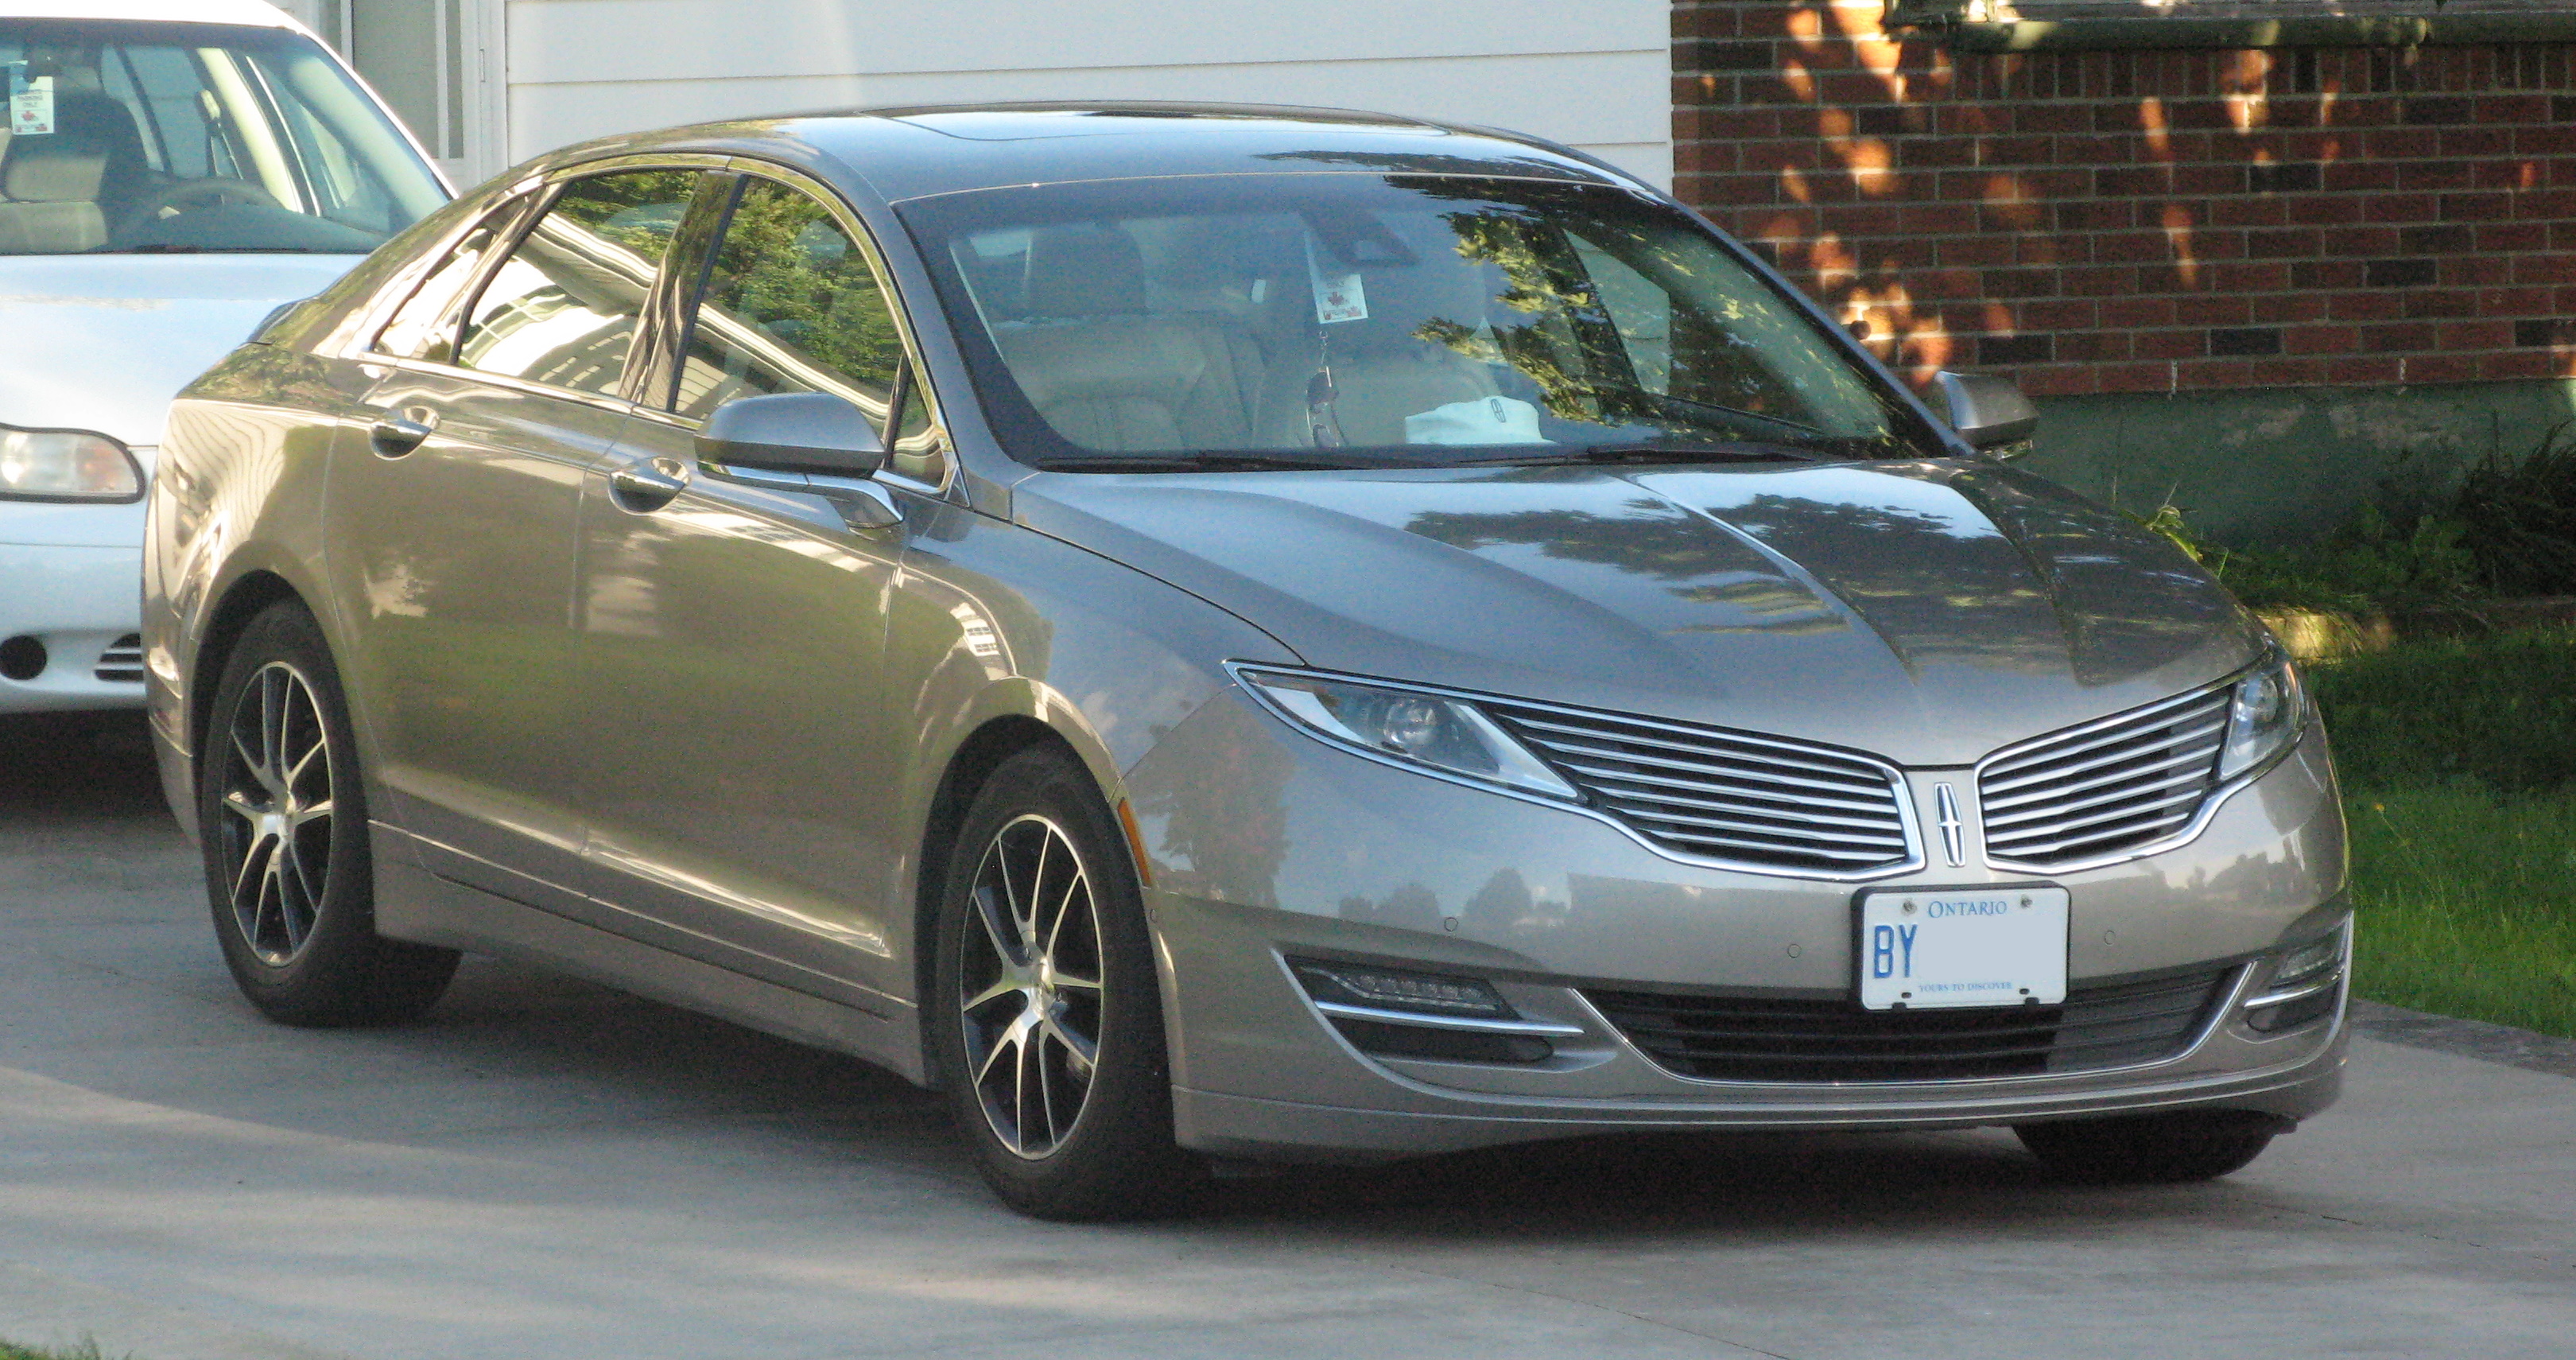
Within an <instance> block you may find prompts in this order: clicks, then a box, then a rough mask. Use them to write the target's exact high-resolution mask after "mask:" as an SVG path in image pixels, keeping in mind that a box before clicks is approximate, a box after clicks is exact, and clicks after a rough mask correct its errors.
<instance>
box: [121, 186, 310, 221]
mask: <svg viewBox="0 0 2576 1360" xmlns="http://www.w3.org/2000/svg"><path fill="white" fill-rule="evenodd" d="M227 203H250V204H257V205H259V206H262V207H270V208H275V207H281V206H283V205H281V204H280V203H279V202H278V201H277V195H275V194H272V193H270V192H269V191H267V190H266V189H263V188H261V187H259V186H258V185H256V184H253V183H251V182H250V181H248V180H240V179H183V180H181V181H179V182H178V183H176V184H173V185H170V186H168V187H166V188H164V189H162V190H161V191H160V192H159V193H156V194H154V195H153V196H152V197H151V198H150V199H149V200H148V201H146V202H145V203H144V205H143V210H142V212H140V213H138V214H137V216H138V217H139V218H141V219H142V220H145V221H149V220H151V219H153V218H156V217H160V216H163V215H164V214H168V215H171V216H177V215H180V214H183V213H189V212H194V211H195V210H197V209H199V208H219V207H222V206H223V205H225V204H227Z"/></svg>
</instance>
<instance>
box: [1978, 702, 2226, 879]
mask: <svg viewBox="0 0 2576 1360" xmlns="http://www.w3.org/2000/svg"><path fill="white" fill-rule="evenodd" d="M2232 693H2233V690H2232V689H2230V688H2229V687H2226V686H2221V687H2219V688H2217V689H2214V690H2204V691H2202V692H2200V693H2197V694H2185V695H2182V696H2180V697H2178V698H2173V699H2167V700H2164V701H2163V702H2161V703H2154V704H2149V705H2147V706H2146V707H2144V708H2138V709H2132V710H2130V711H2129V712H2127V713H2122V714H2118V715H2115V716H2113V717H2109V718H2104V719H2102V720H2100V721H2098V722H2090V723H2086V724H2084V725H2082V726H2080V727H2070V728H2068V729H2066V730H2065V731H2063V732H2053V733H2050V734H2049V735H2047V736H2044V737H2041V738H2038V739H2037V740H2035V741H2030V742H2025V743H2023V744H2022V745H2020V746H2011V747H2006V748H2004V749H2003V750H2002V751H1999V752H1997V753H1995V754H1994V755H1991V756H1988V757H1987V758H1986V760H1985V763H1984V764H1983V765H1981V766H1979V767H1978V770H1977V801H1978V807H1979V811H1980V814H1981V815H1982V816H1983V818H1984V822H1985V835H1986V857H1987V858H1988V859H1991V860H1994V861H1997V862H1999V863H2009V864H2016V865H2026V866H2028V867H2031V868H2036V869H2054V868H2060V867H2063V866H2065V865H2069V864H2076V863H2081V862H2082V861H2085V860H2088V859H2093V858H2096V857H2099V856H2102V855H2108V854H2116V853H2118V852H2120V851H2123V850H2129V849H2134V848H2136V847H2138V846H2142V845H2147V844H2150V843H2153V842H2155V841H2159V840H2162V839H2164V838H2165V837H2167V836H2170V835H2173V834H2174V833H2175V832H2178V831H2180V830H2182V829H2183V828H2184V827H2186V826H2189V825H2190V824H2191V820H2192V817H2193V816H2194V815H2195V814H2197V813H2198V812H2199V810H2200V805H2201V802H2202V800H2204V799H2206V798H2207V797H2208V796H2209V793H2210V790H2211V789H2213V788H2215V787H2216V786H2217V784H2218V752H2219V748H2220V747H2222V746H2224V745H2225V744H2226V742H2227V708H2228V699H2229V696H2230V695H2231V694H2232Z"/></svg>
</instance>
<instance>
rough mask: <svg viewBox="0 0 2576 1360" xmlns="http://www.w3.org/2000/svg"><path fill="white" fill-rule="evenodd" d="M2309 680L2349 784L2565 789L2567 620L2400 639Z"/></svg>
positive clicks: (2573, 766) (2568, 756)
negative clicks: (2486, 633)
mask: <svg viewBox="0 0 2576 1360" xmlns="http://www.w3.org/2000/svg"><path fill="white" fill-rule="evenodd" d="M2309 683H2310V684H2311V686H2312V687H2313V688H2314V689H2315V691H2316V696H2317V703H2318V705H2319V706H2320V707H2321V708H2323V709H2324V710H2325V715H2326V731H2327V733H2328V734H2329V735H2331V736H2332V737H2333V738H2334V753H2335V768H2336V769H2337V771H2338V772H2340V773H2341V774H2342V776H2343V778H2344V782H2345V783H2346V784H2349V785H2351V786H2353V787H2356V788H2403V787H2413V786H2422V785H2446V784H2451V783H2454V782H2467V783H2471V784H2475V785H2477V786H2479V787H2483V788H2488V789H2493V790H2495V791H2496V792H2499V793H2508V794H2518V793H2526V792H2540V791H2545V790H2552V789H2560V790H2576V630H2568V629H2543V630H2538V631H2533V632H2523V633H2503V634H2498V635H2495V636H2492V637H2483V638H2462V639H2457V640H2429V641H2423V642H2409V643H2405V644H2402V645H2400V646H2396V647H2391V648H2389V649H2388V650H2387V651H2384V652H2369V653H2364V654H2362V655H2360V656H2354V657H2349V658H2346V659H2344V660H2342V661H2338V662H2335V663H2333V664H2331V665H2323V666H2318V667H2315V668H2314V669H2312V670H2311V671H2310V672H2309Z"/></svg>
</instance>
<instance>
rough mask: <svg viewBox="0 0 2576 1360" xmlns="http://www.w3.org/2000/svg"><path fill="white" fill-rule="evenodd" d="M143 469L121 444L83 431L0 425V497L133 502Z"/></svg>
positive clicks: (139, 490)
mask: <svg viewBox="0 0 2576 1360" xmlns="http://www.w3.org/2000/svg"><path fill="white" fill-rule="evenodd" d="M142 498H143V470H142V469H141V468H140V467H137V466H136V465H135V462H134V455H132V454H130V453H127V452H126V451H125V446H124V445H123V444H119V443H117V442H116V441H115V440H113V439H110V438H108V437H107V436H106V435H103V434H92V433H90V432H89V431H87V430H14V429H11V428H9V427H7V426H5V425H0V500H18V501H133V500H141V499H142Z"/></svg>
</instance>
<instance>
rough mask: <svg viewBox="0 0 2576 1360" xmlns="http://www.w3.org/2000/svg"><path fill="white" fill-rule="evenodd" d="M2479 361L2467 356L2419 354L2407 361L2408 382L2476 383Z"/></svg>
mask: <svg viewBox="0 0 2576 1360" xmlns="http://www.w3.org/2000/svg"><path fill="white" fill-rule="evenodd" d="M2477 377H2478V361H2477V360H2476V359H2475V358H2473V357H2471V356H2469V355H2465V354H2419V355H2413V356H2410V357H2409V358H2408V359H2407V360H2406V381H2408V382H2475V381H2477Z"/></svg>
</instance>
